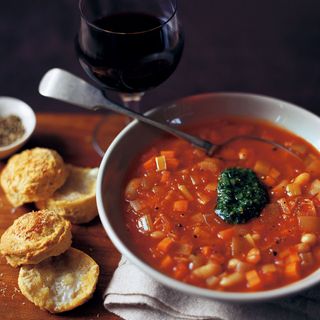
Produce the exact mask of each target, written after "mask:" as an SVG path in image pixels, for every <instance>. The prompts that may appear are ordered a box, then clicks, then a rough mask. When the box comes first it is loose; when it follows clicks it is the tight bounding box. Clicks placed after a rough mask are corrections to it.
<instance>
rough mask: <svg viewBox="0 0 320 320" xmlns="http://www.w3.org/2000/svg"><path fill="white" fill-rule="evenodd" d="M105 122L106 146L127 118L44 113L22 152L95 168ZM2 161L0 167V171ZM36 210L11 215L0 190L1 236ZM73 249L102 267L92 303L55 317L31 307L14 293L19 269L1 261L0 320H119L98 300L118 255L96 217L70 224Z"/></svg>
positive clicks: (15, 211) (24, 208)
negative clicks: (96, 134) (47, 152)
mask: <svg viewBox="0 0 320 320" xmlns="http://www.w3.org/2000/svg"><path fill="white" fill-rule="evenodd" d="M103 117H105V118H107V119H106V120H107V121H108V129H107V130H106V137H105V139H106V142H107V144H108V143H110V142H111V141H112V140H113V138H114V137H115V136H116V134H117V133H118V132H119V131H120V130H121V129H122V128H123V127H124V125H125V122H126V119H125V118H124V117H122V116H118V115H113V114H110V115H96V114H92V115H91V114H85V113H81V114H71V113H57V114H55V113H43V114H41V113H40V114H37V127H36V131H35V133H34V134H33V136H32V137H31V139H30V140H29V142H28V143H27V145H26V146H25V147H24V148H23V149H27V148H33V147H36V146H37V147H47V148H52V149H55V150H56V151H58V152H59V153H60V155H61V156H62V157H63V158H64V160H65V162H67V163H71V164H74V165H79V166H88V167H98V166H99V164H100V161H101V158H100V156H98V155H97V153H96V152H95V151H94V149H93V147H92V133H93V130H94V128H95V126H96V125H97V124H98V123H99V122H100V121H101V119H102V118H103ZM5 163H6V161H5V160H2V161H1V162H0V168H1V169H2V168H3V166H4V165H5ZM33 209H35V208H34V207H33V206H32V205H28V206H24V207H21V208H18V209H16V210H14V209H13V208H12V207H11V206H10V204H9V203H8V202H7V200H6V199H5V196H4V194H3V192H2V190H0V235H2V233H3V232H4V230H5V229H7V228H8V227H9V226H10V225H11V224H12V222H13V220H14V219H16V218H18V217H19V216H21V215H22V214H24V213H25V212H28V211H31V210H33ZM72 234H73V246H74V247H75V248H78V249H81V250H83V251H84V252H86V253H87V254H89V255H90V256H91V257H92V258H93V259H94V260H95V261H96V262H97V263H98V264H99V266H100V277H99V281H98V285H97V289H96V292H95V294H94V296H93V298H92V299H91V300H90V301H88V302H87V303H85V304H84V305H82V306H80V307H78V308H76V309H74V310H72V311H69V312H65V313H62V314H58V315H53V314H50V313H48V312H46V311H43V310H40V309H39V308H38V307H36V306H34V305H33V304H32V303H31V302H29V301H28V300H27V299H26V298H25V297H24V296H23V295H22V294H21V293H20V290H19V288H18V284H17V279H18V272H19V269H18V268H12V267H11V266H9V265H8V264H7V263H6V260H5V259H4V258H3V257H2V256H1V257H0V319H1V320H6V319H23V320H38V319H39V320H43V319H49V320H54V319H59V320H61V319H88V320H89V319H90V320H91V319H92V320H93V319H108V320H115V319H119V318H118V317H116V316H115V315H113V314H111V313H109V312H108V311H106V310H105V309H104V308H103V305H102V303H103V300H102V295H103V292H104V289H105V288H106V286H107V284H108V282H109V281H110V279H111V277H112V274H113V272H114V270H115V269H116V267H117V263H118V261H119V259H120V255H119V253H118V252H117V250H116V249H115V247H114V246H113V244H112V243H111V241H110V240H109V238H108V236H107V235H106V233H105V231H104V229H103V227H102V225H101V223H100V220H99V218H98V217H97V218H95V219H94V220H93V221H92V222H90V223H88V224H85V225H80V226H77V225H73V227H72Z"/></svg>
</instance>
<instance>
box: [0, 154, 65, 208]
mask: <svg viewBox="0 0 320 320" xmlns="http://www.w3.org/2000/svg"><path fill="white" fill-rule="evenodd" d="M67 176H68V170H67V169H66V166H65V164H64V162H63V160H62V158H61V156H60V155H59V154H58V153H57V152H56V151H54V150H51V149H45V148H34V149H30V150H25V151H23V152H21V153H19V154H16V155H14V156H13V157H11V158H10V159H9V161H8V163H7V165H6V166H5V168H4V169H3V171H2V174H1V186H2V188H3V190H4V192H5V195H6V197H7V198H8V200H9V201H10V203H11V204H12V205H13V206H15V207H18V206H20V205H22V204H24V203H28V202H33V201H38V200H41V199H46V198H48V197H50V196H51V195H52V194H53V193H54V192H55V191H56V190H57V189H58V188H60V187H61V186H62V185H63V184H64V182H65V181H66V179H67Z"/></svg>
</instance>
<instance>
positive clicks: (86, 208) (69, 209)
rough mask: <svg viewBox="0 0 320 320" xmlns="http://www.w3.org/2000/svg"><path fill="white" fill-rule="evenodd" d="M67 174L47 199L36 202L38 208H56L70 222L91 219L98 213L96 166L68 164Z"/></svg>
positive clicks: (83, 221) (84, 221)
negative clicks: (64, 180)
mask: <svg viewBox="0 0 320 320" xmlns="http://www.w3.org/2000/svg"><path fill="white" fill-rule="evenodd" d="M68 171H69V176H68V178H67V180H66V182H65V184H64V185H63V186H62V187H61V188H59V189H58V190H57V191H56V192H55V193H54V194H53V195H52V196H51V197H50V198H49V199H46V200H41V201H38V202H36V206H37V208H38V209H45V208H46V209H50V210H57V212H58V213H59V214H61V215H62V216H63V217H64V218H66V219H68V220H69V221H71V223H75V224H79V223H86V222H89V221H91V220H92V219H93V218H95V217H96V216H97V215H98V210H97V204H96V179H97V175H98V168H82V167H76V166H72V165H68Z"/></svg>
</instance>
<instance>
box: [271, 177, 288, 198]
mask: <svg viewBox="0 0 320 320" xmlns="http://www.w3.org/2000/svg"><path fill="white" fill-rule="evenodd" d="M287 184H288V180H286V179H284V180H282V181H281V182H280V183H278V184H277V185H276V186H275V187H273V189H272V193H273V194H274V195H275V196H278V197H279V196H281V195H283V194H284V193H285V191H286V187H287Z"/></svg>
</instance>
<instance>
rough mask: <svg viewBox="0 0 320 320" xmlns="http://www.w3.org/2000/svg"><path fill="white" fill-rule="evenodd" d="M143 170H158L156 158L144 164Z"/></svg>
mask: <svg viewBox="0 0 320 320" xmlns="http://www.w3.org/2000/svg"><path fill="white" fill-rule="evenodd" d="M143 168H144V169H145V170H147V171H149V170H155V169H156V161H155V157H152V158H150V159H149V160H147V161H146V162H144V163H143Z"/></svg>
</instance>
